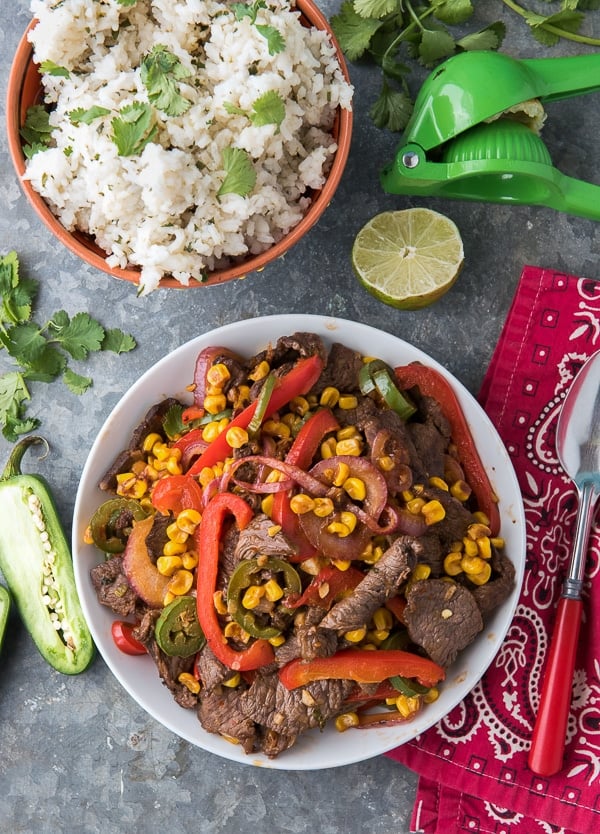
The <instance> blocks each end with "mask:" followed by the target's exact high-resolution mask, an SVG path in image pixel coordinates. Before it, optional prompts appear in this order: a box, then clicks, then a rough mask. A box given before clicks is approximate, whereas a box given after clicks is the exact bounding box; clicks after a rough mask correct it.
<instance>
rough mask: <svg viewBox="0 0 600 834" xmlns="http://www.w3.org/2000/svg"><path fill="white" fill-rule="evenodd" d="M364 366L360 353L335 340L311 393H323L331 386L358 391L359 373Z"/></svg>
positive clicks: (342, 390)
mask: <svg viewBox="0 0 600 834" xmlns="http://www.w3.org/2000/svg"><path fill="white" fill-rule="evenodd" d="M362 367H363V361H362V357H361V355H360V353H357V351H355V350H352V349H351V348H348V347H346V346H345V345H342V344H340V343H339V342H335V343H334V344H333V345H332V346H331V350H330V351H329V356H328V357H327V365H326V367H325V369H324V371H323V373H322V374H321V376H320V377H319V379H318V381H317V382H316V384H315V385H314V386H313V388H312V389H311V393H312V394H321V393H322V392H323V391H324V390H325V388H328V387H329V386H331V387H333V388H337V390H338V391H341V392H343V393H347V394H349V393H352V392H355V391H358V390H359V384H358V374H359V373H360V369H361V368H362Z"/></svg>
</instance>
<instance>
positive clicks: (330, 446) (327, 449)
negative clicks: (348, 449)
mask: <svg viewBox="0 0 600 834" xmlns="http://www.w3.org/2000/svg"><path fill="white" fill-rule="evenodd" d="M336 446H337V442H336V439H335V437H328V438H327V440H324V441H323V443H321V450H320V451H321V457H322V458H323V460H328V459H329V458H332V457H333V456H334V455H335V448H336Z"/></svg>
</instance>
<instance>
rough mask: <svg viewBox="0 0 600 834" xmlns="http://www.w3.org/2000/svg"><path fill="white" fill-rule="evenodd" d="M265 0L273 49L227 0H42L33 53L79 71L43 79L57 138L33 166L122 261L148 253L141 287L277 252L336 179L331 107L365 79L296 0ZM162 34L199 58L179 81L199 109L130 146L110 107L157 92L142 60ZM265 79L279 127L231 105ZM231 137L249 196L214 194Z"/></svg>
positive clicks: (250, 97) (180, 54)
mask: <svg viewBox="0 0 600 834" xmlns="http://www.w3.org/2000/svg"><path fill="white" fill-rule="evenodd" d="M266 2H267V7H266V8H261V9H259V11H258V14H257V18H256V21H255V22H256V23H257V24H259V25H268V26H274V27H276V28H277V29H278V30H279V32H280V33H281V35H282V36H283V38H284V40H285V49H284V50H283V51H281V52H277V53H276V54H275V55H270V54H269V49H268V43H267V40H266V39H265V37H264V36H263V35H261V34H260V32H259V31H258V29H257V26H256V25H253V24H252V22H251V21H250V19H249V18H248V17H243V18H242V19H241V20H237V19H236V16H235V14H234V13H233V11H232V9H231V5H232V4H231V2H217V0H137V2H136V3H135V4H134V5H132V6H125V5H121V4H120V3H119V2H118V0H96V2H93V3H90V0H62V2H60V3H57V2H56V0H32V2H31V12H32V14H33V16H34V17H35V18H37V19H38V20H39V23H38V24H37V26H36V27H35V28H34V29H33V30H32V32H31V34H30V40H31V42H32V44H33V47H34V59H35V61H36V62H38V63H41V62H43V61H51V62H53V63H54V64H56V65H58V66H60V67H65V68H66V69H67V70H69V77H68V78H66V77H64V76H58V75H51V74H49V73H45V74H44V76H43V81H44V87H45V91H46V102H47V103H48V104H51V105H55V107H54V109H53V110H52V113H51V117H50V122H51V125H52V126H53V133H52V139H53V142H52V147H50V148H49V149H47V150H43V151H40V152H38V153H36V154H35V155H34V156H33V157H32V159H31V160H30V161H29V162H28V164H27V170H26V174H25V177H26V178H27V179H28V180H30V182H31V185H32V187H33V188H34V189H35V190H36V191H38V192H39V193H40V194H41V195H42V196H43V197H44V199H45V200H46V202H47V203H48V204H49V206H50V208H51V210H52V212H53V213H54V214H55V215H56V217H58V219H59V220H60V221H61V223H62V224H63V225H64V226H65V227H66V228H67V229H69V230H73V229H79V230H81V231H84V232H88V233H89V234H91V235H93V236H94V237H95V239H96V242H97V244H98V245H99V246H100V247H101V248H102V249H103V250H104V251H105V252H107V253H109V256H108V257H107V263H108V264H109V265H110V266H111V267H121V268H125V267H127V266H129V265H131V264H136V265H138V266H139V267H140V268H141V288H142V291H143V292H144V293H148V292H150V291H151V290H153V289H155V288H156V286H157V285H158V282H159V281H160V279H161V278H162V277H163V276H165V275H172V276H174V277H175V278H176V279H177V280H178V281H180V282H181V283H182V284H188V283H189V281H190V278H195V279H197V280H202V279H203V277H204V276H205V275H206V273H207V272H212V271H214V270H216V269H219V268H224V267H226V266H228V265H231V263H232V262H234V261H235V259H236V258H243V257H244V256H246V257H247V256H248V255H249V253H252V254H258V253H260V252H262V251H264V250H266V249H268V248H269V247H270V246H272V245H273V244H274V243H276V242H277V241H278V240H280V239H281V238H282V237H283V236H284V235H286V234H287V233H288V232H289V231H290V229H292V228H293V227H294V226H295V225H297V224H298V223H299V221H300V220H301V219H302V217H303V215H304V214H305V212H306V210H307V208H308V205H309V197H308V196H307V195H306V192H307V189H318V188H320V187H321V186H322V185H323V184H324V182H325V178H326V176H327V173H328V171H329V169H330V167H331V164H332V160H333V157H334V155H335V152H336V150H337V146H336V143H335V140H334V138H333V136H332V133H331V130H332V125H333V121H334V117H335V113H336V110H337V109H338V107H343V108H346V109H350V107H351V100H352V92H353V90H352V87H351V86H350V85H349V84H348V83H347V82H346V81H345V79H344V76H343V74H342V72H341V69H340V66H339V62H338V59H337V56H336V54H335V50H334V48H333V46H332V44H331V41H330V39H329V37H328V36H327V34H326V33H324V32H322V31H320V30H318V29H315V28H307V27H305V26H303V25H302V24H301V23H300V20H299V13H298V12H297V11H295V10H292V8H291V4H290V2H288V0H266ZM159 44H160V45H162V46H164V47H166V48H167V49H168V50H169V51H170V52H171V53H173V54H174V55H175V56H177V58H178V59H179V60H180V62H181V63H182V64H183V66H184V67H185V68H186V69H187V70H189V72H190V77H188V78H185V79H183V80H181V81H179V82H178V85H179V92H180V93H181V95H183V97H184V98H186V99H188V100H189V101H190V102H191V107H190V108H189V109H188V110H187V112H186V113H185V114H183V115H181V116H167V115H165V113H164V112H161V111H158V110H156V112H155V116H156V120H157V125H158V133H157V135H156V137H155V138H154V140H153V141H152V142H150V143H149V144H147V145H146V146H145V147H144V149H143V151H142V152H141V153H140V154H138V155H132V156H120V155H119V153H118V149H117V146H116V144H115V142H114V141H113V139H112V120H113V119H114V118H115V116H118V114H119V111H120V110H121V108H122V107H123V106H124V105H128V104H131V103H132V102H144V103H148V95H147V91H146V88H145V86H144V84H143V83H142V80H141V77H140V64H141V62H142V60H143V58H144V57H145V56H146V55H147V54H148V53H149V52H150V50H151V49H152V48H153V47H154V46H155V45H159ZM268 91H276V92H277V93H278V94H279V95H280V97H281V99H282V100H283V102H284V103H285V118H284V120H283V122H282V123H281V125H280V126H279V129H277V126H276V125H275V124H267V125H263V126H260V127H259V126H255V125H254V124H253V123H252V122H251V121H250V120H249V118H248V117H247V115H243V114H234V115H230V113H229V112H228V111H227V110H226V109H225V105H228V106H231V105H234V106H235V107H237V108H240V109H242V110H244V111H246V112H249V111H251V110H252V106H253V103H254V102H255V101H256V100H257V99H258V98H259V97H260V96H262V95H263V94H264V93H266V92H268ZM94 106H101V107H105V108H107V109H108V110H109V111H110V113H109V114H108V115H105V116H102V117H100V118H98V119H95V120H94V121H92V122H91V123H90V124H84V123H79V124H77V125H73V124H72V123H71V120H70V118H69V115H68V114H69V113H70V112H71V111H73V110H75V109H77V108H83V109H84V110H88V109H89V108H92V107H94ZM233 147H235V148H241V149H243V150H244V151H246V152H247V154H248V155H249V157H250V158H251V161H252V164H253V166H254V169H255V171H256V173H257V179H256V184H255V186H254V188H253V190H252V191H251V192H250V193H249V194H248V195H246V196H240V195H239V194H235V193H234V194H224V195H222V196H221V197H218V196H217V192H218V191H219V188H220V187H221V184H222V182H223V178H224V176H225V171H224V168H223V161H222V151H223V149H224V148H233Z"/></svg>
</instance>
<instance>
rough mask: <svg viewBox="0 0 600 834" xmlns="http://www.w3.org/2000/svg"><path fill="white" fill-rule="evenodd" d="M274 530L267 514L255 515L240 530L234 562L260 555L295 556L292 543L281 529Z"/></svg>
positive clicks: (283, 557)
mask: <svg viewBox="0 0 600 834" xmlns="http://www.w3.org/2000/svg"><path fill="white" fill-rule="evenodd" d="M274 530H276V527H275V525H274V524H273V521H272V520H271V519H270V518H269V516H267V515H264V513H261V514H260V515H256V516H255V517H254V518H253V519H252V521H251V522H250V523H249V524H247V525H246V527H244V529H243V530H240V535H239V538H238V541H237V545H236V548H235V553H234V558H235V560H236V564H237V563H238V562H241V561H242V559H255V558H256V557H257V556H260V555H264V556H278V557H280V558H282V559H289V557H290V556H295V555H296V548H295V547H294V545H293V544H291V543H290V542H289V541H288V539H287V538H286V537H285V536H284V534H283V533H282V532H281V530H279V531H277V532H274Z"/></svg>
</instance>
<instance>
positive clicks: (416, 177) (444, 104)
mask: <svg viewBox="0 0 600 834" xmlns="http://www.w3.org/2000/svg"><path fill="white" fill-rule="evenodd" d="M596 90H600V55H598V54H595V55H580V56H575V57H566V58H532V59H525V60H518V59H516V58H511V57H510V56H509V55H505V54H503V53H500V52H491V51H479V52H463V53H460V54H458V55H455V56H453V57H452V58H449V59H448V60H447V61H445V62H444V63H443V64H441V65H440V66H439V67H437V68H436V69H435V70H434V71H433V72H432V73H431V74H430V75H429V77H428V78H427V79H426V80H425V82H424V84H423V86H422V87H421V89H420V91H419V93H418V95H417V98H416V101H415V106H414V110H413V114H412V117H411V119H410V121H409V123H408V125H407V127H406V130H405V132H404V134H403V137H402V143H401V146H400V147H399V148H398V150H397V152H396V155H395V157H394V159H393V161H392V162H391V163H390V164H389V165H387V166H386V167H385V168H384V169H383V171H382V172H381V184H382V186H383V188H384V190H385V191H387V192H388V193H390V194H412V195H419V196H425V197H447V198H456V199H461V200H477V201H480V202H494V203H512V204H515V205H518V204H524V205H544V206H549V207H550V208H553V209H557V210H558V211H564V212H568V213H570V214H574V215H578V216H580V217H587V218H589V219H591V220H600V185H595V184H592V183H588V182H584V181H582V180H578V179H574V178H572V177H569V176H566V175H564V174H562V173H561V172H560V171H559V170H558V169H557V168H555V167H554V166H553V164H552V160H551V158H550V154H549V152H548V149H547V148H546V145H545V144H544V142H543V140H542V139H541V138H540V136H539V132H538V128H539V127H540V126H541V125H540V122H541V121H543V119H541V118H536V108H537V115H538V116H539V114H543V104H544V103H546V102H550V101H557V100H559V99H565V98H571V97H573V96H576V95H582V94H584V93H591V92H594V91H596Z"/></svg>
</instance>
